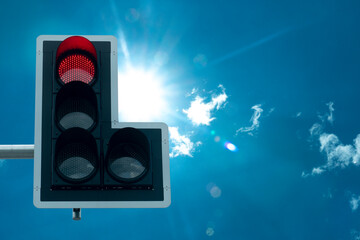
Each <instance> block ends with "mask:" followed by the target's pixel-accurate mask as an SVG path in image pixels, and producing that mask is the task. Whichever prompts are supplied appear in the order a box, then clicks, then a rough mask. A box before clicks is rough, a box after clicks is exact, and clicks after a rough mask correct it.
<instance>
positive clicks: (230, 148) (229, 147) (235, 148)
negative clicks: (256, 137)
mask: <svg viewBox="0 0 360 240" xmlns="http://www.w3.org/2000/svg"><path fill="white" fill-rule="evenodd" d="M224 145H225V148H226V149H228V150H230V151H231V152H236V151H237V150H238V148H237V147H236V146H235V145H234V144H232V143H231V142H226V143H225V144H224Z"/></svg>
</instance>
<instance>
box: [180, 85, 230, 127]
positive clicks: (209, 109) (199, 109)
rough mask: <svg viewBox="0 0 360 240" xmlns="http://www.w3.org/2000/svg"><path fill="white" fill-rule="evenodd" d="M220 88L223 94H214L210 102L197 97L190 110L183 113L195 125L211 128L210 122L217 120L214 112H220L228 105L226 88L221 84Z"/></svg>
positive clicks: (184, 110)
mask: <svg viewBox="0 0 360 240" xmlns="http://www.w3.org/2000/svg"><path fill="white" fill-rule="evenodd" d="M218 87H219V88H220V89H221V91H222V92H221V93H220V94H218V95H216V94H214V95H213V96H212V97H211V100H210V101H209V102H205V100H206V99H205V98H203V97H200V96H199V95H197V96H196V97H195V99H194V100H193V101H192V102H191V103H190V107H189V108H188V109H183V112H184V113H185V114H186V115H187V117H188V118H189V119H190V120H191V122H192V123H193V124H194V125H196V126H199V125H207V126H209V125H210V122H211V121H213V120H214V119H215V117H212V116H211V114H212V113H213V112H214V110H219V109H220V108H221V107H223V106H225V105H226V100H227V98H228V96H227V95H226V93H225V88H224V86H223V85H221V84H220V85H219V86H218Z"/></svg>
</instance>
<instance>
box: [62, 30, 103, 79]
mask: <svg viewBox="0 0 360 240" xmlns="http://www.w3.org/2000/svg"><path fill="white" fill-rule="evenodd" d="M96 60H97V54H96V49H95V47H94V45H93V44H92V43H91V42H90V41H89V40H88V39H86V38H84V37H80V36H73V37H69V38H67V39H65V40H64V41H63V42H62V43H61V44H60V45H59V47H58V49H57V52H56V63H57V65H56V66H57V76H58V78H59V80H60V81H61V82H62V83H63V84H67V83H69V82H73V81H80V82H84V83H86V84H90V83H92V82H93V81H94V79H95V75H96Z"/></svg>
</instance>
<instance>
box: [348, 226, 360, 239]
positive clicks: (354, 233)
mask: <svg viewBox="0 0 360 240" xmlns="http://www.w3.org/2000/svg"><path fill="white" fill-rule="evenodd" d="M350 235H351V239H352V240H360V232H359V231H356V230H354V229H353V230H351V231H350Z"/></svg>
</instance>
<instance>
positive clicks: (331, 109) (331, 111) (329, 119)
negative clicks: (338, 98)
mask: <svg viewBox="0 0 360 240" xmlns="http://www.w3.org/2000/svg"><path fill="white" fill-rule="evenodd" d="M326 105H327V106H328V107H329V114H328V115H327V120H328V121H329V122H330V123H331V124H332V123H333V122H334V114H333V112H334V111H335V109H334V103H333V102H329V103H327V104H326Z"/></svg>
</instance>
